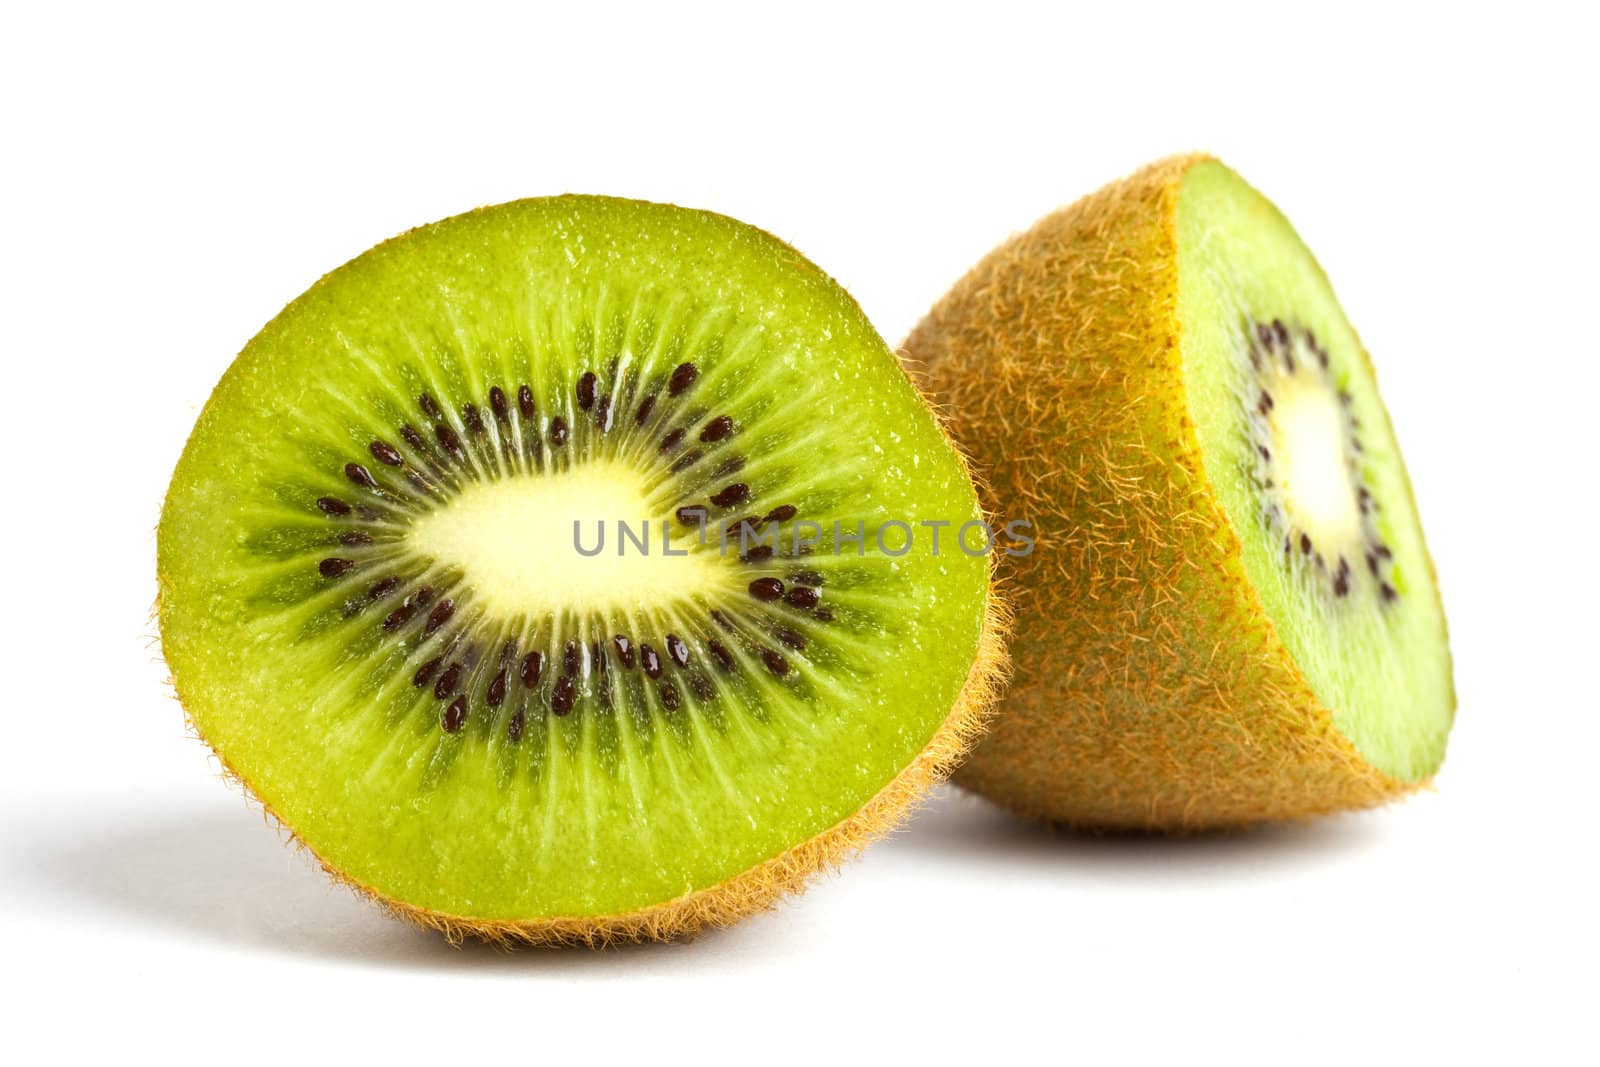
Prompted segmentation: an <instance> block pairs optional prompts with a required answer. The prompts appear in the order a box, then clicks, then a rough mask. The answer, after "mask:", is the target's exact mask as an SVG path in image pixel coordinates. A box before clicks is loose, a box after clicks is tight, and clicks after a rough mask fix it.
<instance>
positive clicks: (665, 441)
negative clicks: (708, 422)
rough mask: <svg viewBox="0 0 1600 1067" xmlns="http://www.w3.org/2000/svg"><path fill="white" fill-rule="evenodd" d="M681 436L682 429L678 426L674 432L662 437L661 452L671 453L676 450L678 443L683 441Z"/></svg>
mask: <svg viewBox="0 0 1600 1067" xmlns="http://www.w3.org/2000/svg"><path fill="white" fill-rule="evenodd" d="M683 434H684V430H683V427H682V426H680V427H678V428H677V429H676V430H673V431H672V432H671V433H669V434H667V436H665V437H663V438H662V439H661V451H663V452H671V451H672V450H673V449H674V448H677V447H678V445H679V443H680V442H682V441H683Z"/></svg>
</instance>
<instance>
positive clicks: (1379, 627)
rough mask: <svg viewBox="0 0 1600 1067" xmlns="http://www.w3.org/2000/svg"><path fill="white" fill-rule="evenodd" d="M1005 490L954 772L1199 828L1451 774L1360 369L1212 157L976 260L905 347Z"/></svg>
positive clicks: (1368, 800)
mask: <svg viewBox="0 0 1600 1067" xmlns="http://www.w3.org/2000/svg"><path fill="white" fill-rule="evenodd" d="M907 350H908V352H909V354H910V355H911V357H912V358H913V361H914V363H913V365H914V366H916V367H918V368H919V370H918V373H919V374H920V375H921V378H922V380H923V382H924V383H925V384H926V386H927V387H928V388H929V389H930V390H931V392H932V393H933V395H934V396H935V397H937V398H938V399H939V400H940V401H942V402H943V403H944V405H945V409H946V410H947V411H948V412H949V413H950V417H951V425H952V428H953V431H954V433H955V435H956V438H957V440H958V441H960V442H961V443H962V444H963V445H964V446H965V447H966V448H967V449H968V450H969V452H970V454H971V455H973V456H974V457H975V458H976V459H977V460H978V461H979V463H980V466H981V467H982V468H983V470H984V472H985V473H986V474H987V475H988V478H989V481H990V483H991V487H992V499H991V500H990V501H989V503H990V505H991V506H992V507H993V508H994V509H995V510H997V511H998V512H1000V513H1001V514H1002V515H1004V516H1006V517H1008V518H1009V517H1015V518H1021V519H1027V520H1030V521H1032V522H1033V523H1034V524H1035V527H1036V532H1035V535H1034V536H1035V539H1036V540H1035V543H1036V550H1035V551H1034V553H1033V554H1032V555H1030V556H1026V557H1017V558H1007V559H1004V560H1002V561H1001V574H1002V579H1003V580H1006V581H1009V582H1010V584H1011V587H1012V588H1013V589H1014V590H1015V591H1016V609H1017V612H1018V618H1019V626H1018V633H1017V636H1016V639H1015V641H1014V642H1013V646H1012V651H1013V657H1014V660H1015V678H1016V681H1015V685H1014V686H1013V687H1012V690H1011V692H1010V694H1009V695H1008V697H1007V699H1006V701H1005V703H1004V705H1003V709H1002V712H1001V714H1000V716H999V718H998V721H997V723H996V725H995V728H994V730H993V732H992V734H991V736H990V737H989V738H988V739H987V740H986V741H985V742H984V744H982V745H981V746H980V747H979V749H978V751H977V752H976V753H974V755H973V757H972V759H971V761H970V762H969V763H968V765H967V766H966V767H965V768H964V769H963V772H962V779H961V780H962V781H963V782H965V783H966V784H968V785H970V786H971V787H973V788H975V789H977V790H979V791H981V792H984V793H987V794H989V795H990V796H992V797H994V798H995V799H997V800H1000V801H1001V802H1003V803H1005V804H1008V805H1010V806H1012V807H1014V808H1016V809H1018V810H1019V811H1022V812H1024V813H1026V814H1029V815H1036V816H1043V817H1047V818H1051V819H1055V820H1060V821H1064V822H1070V823H1077V824H1084V825H1091V826H1112V827H1152V828H1170V827H1190V826H1213V825H1231V824H1238V823H1246V822H1251V821H1255V820H1260V819H1269V818H1283V817H1294V816H1300V815H1307V814H1312V813H1318V812H1326V811H1333V810H1337V809H1341V808H1351V807H1360V806H1366V805H1371V804H1375V803H1378V802H1380V801H1382V800H1384V799H1385V798H1388V797H1392V796H1394V795H1397V794H1399V793H1403V792H1405V791H1407V790H1410V789H1413V788H1415V787H1416V786H1418V785H1419V784H1420V783H1422V782H1424V781H1426V780H1427V779H1428V778H1429V777H1430V776H1431V775H1432V774H1433V773H1434V772H1435V770H1436V769H1437V768H1438V767H1439V765H1440V762H1441V760H1442V759H1443V757H1444V752H1445V743H1446V738H1447V736H1448V734H1449V731H1450V727H1451V723H1452V720H1453V716H1454V708H1455V696H1454V688H1453V685H1452V681H1451V661H1450V651H1449V644H1448V640H1447V636H1446V628H1445V619H1444V613H1443V609H1442V607H1441V604H1440V598H1439V593H1438V589H1437V587H1436V582H1435V576H1434V571H1433V567H1432V564H1431V562H1430V560H1429V556H1428V552H1427V547H1426V545H1425V543H1424V540H1423V535H1422V528H1421V525H1420V523H1419V521H1418V517H1417V510H1416V507H1415V505H1414V503H1413V499H1412V494H1411V488H1410V485H1409V483H1408V481H1407V476H1406V470H1405V467H1404V464H1403V463H1402V461H1401V458H1400V452H1399V448H1398V446H1397V444H1396V441H1395V436H1394V432H1393V430H1392V429H1391V427H1390V423H1389V418H1388V416H1387V414H1386V412H1385V409H1384V406H1383V402H1382V400H1381V399H1380V398H1379V395H1378V390H1377V384H1376V381H1375V379H1374V375H1373V370H1372V365H1371V363H1370V361H1369V360H1368V357H1367V353H1366V351H1365V349H1364V348H1363V347H1362V345H1361V342H1360V340H1359V339H1358V338H1357V336H1356V333H1355V331H1354V330H1353V329H1352V328H1351V326H1350V323H1349V322H1348V321H1347V320H1346V318H1345V316H1344V314H1343V313H1342V312H1341V310H1340V308H1339V304H1338V302H1337V301H1336V300H1335V298H1334V294H1333V291H1332V289H1331V287H1330V286H1329V283H1328V280H1327V278H1326V277H1325V276H1324V275H1323V273H1322V271H1321V269H1320V268H1319V267H1318V266H1317V263H1316V261H1315V260H1314V259H1313V258H1312V255H1311V253H1310V252H1309V251H1308V250H1307V249H1306V247H1305V245H1304V244H1303V243H1302V242H1301V240H1300V239H1299V237H1298V236H1297V235H1296V233H1295V231H1294V229H1293V228H1292V227H1291V226H1290V225H1289V223H1288V221H1287V220H1286V219H1285V218H1284V217H1283V215H1282V214H1280V213H1279V212H1278V211H1277V210H1276V209H1275V208H1274V207H1273V205H1272V204H1271V203H1269V202H1268V201H1267V200H1266V199H1265V198H1264V197H1263V196H1262V195H1261V194H1260V193H1258V192H1257V191H1256V190H1254V189H1253V188H1251V187H1250V186H1249V185H1248V184H1246V182H1245V181H1244V180H1243V179H1241V178H1240V177H1239V176H1238V175H1237V174H1235V173H1234V172H1233V171H1232V170H1230V169H1228V168H1227V167H1226V166H1224V165H1223V164H1221V163H1220V162H1217V161H1216V160H1213V159H1210V158H1207V157H1203V156H1188V157H1182V158H1177V159H1171V160H1167V161H1164V162H1161V163H1158V164H1155V165H1153V166H1151V167H1149V168H1146V169H1145V170H1142V171H1140V172H1138V173H1137V174H1135V175H1133V176H1132V177H1130V178H1128V179H1127V180H1125V181H1121V182H1117V183H1115V184H1113V185H1111V186H1108V187H1107V188H1105V189H1103V190H1101V191H1100V192H1098V193H1096V194H1094V195H1092V196H1090V197H1087V198H1086V199H1084V200H1082V201H1080V202H1079V203H1077V204H1075V205H1073V206H1072V207H1070V208H1068V209H1066V210H1064V211H1062V212H1059V213H1057V214H1055V215H1052V216H1050V217H1048V218H1046V219H1044V220H1043V221H1041V222H1040V223H1038V224H1037V225H1036V226H1034V227H1033V228H1032V229H1031V230H1029V231H1028V232H1026V233H1024V234H1022V235H1019V236H1018V237H1016V238H1014V239H1013V240H1011V241H1010V242H1008V243H1007V244H1005V245H1004V246H1002V247H1001V248H999V249H997V250H996V251H995V252H994V253H992V254H991V255H990V256H989V257H987V258H986V259H985V260H984V261H983V262H982V263H981V264H980V265H979V266H978V267H977V268H975V270H974V271H973V272H972V273H971V274H970V275H969V276H968V277H967V278H965V279H964V280H962V281H961V282H960V283H959V284H958V285H957V286H956V288H955V289H954V290H953V291H952V292H951V293H950V294H949V295H948V296H947V297H946V298H945V299H944V300H943V301H942V302H941V303H940V304H939V305H938V306H937V307H936V308H935V309H934V310H933V311H932V313H931V314H930V315H929V316H928V317H927V319H926V320H925V321H924V322H923V323H922V324H921V325H920V326H919V327H918V328H917V329H916V331H915V332H914V333H913V334H912V336H911V338H910V339H909V341H908V342H907Z"/></svg>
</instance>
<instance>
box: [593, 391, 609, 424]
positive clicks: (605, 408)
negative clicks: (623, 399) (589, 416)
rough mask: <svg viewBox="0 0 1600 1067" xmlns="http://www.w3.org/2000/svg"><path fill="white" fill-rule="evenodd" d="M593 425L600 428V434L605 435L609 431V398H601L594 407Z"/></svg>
mask: <svg viewBox="0 0 1600 1067" xmlns="http://www.w3.org/2000/svg"><path fill="white" fill-rule="evenodd" d="M594 424H595V425H596V426H598V427H600V432H601V433H605V432H606V431H607V430H609V429H611V398H610V397H609V396H603V397H601V398H600V402H599V403H598V404H596V405H595V406H594Z"/></svg>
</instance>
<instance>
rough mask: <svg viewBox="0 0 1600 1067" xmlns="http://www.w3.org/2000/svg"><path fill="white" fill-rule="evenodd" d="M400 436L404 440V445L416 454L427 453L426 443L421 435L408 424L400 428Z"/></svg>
mask: <svg viewBox="0 0 1600 1067" xmlns="http://www.w3.org/2000/svg"><path fill="white" fill-rule="evenodd" d="M400 436H401V437H402V438H403V439H404V440H405V443H406V444H408V445H410V446H411V447H412V448H414V449H416V450H417V451H418V452H422V453H426V452H427V451H428V442H427V441H426V440H425V439H424V438H423V436H422V434H421V433H419V432H417V428H416V427H415V426H413V425H411V424H410V423H409V422H408V423H406V424H405V425H404V426H402V427H400Z"/></svg>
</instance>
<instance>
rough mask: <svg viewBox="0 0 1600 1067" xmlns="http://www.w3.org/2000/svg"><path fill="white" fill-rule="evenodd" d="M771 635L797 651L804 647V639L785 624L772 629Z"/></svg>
mask: <svg viewBox="0 0 1600 1067" xmlns="http://www.w3.org/2000/svg"><path fill="white" fill-rule="evenodd" d="M772 636H773V637H776V638H777V639H778V640H779V641H781V642H783V643H784V644H786V645H788V646H789V647H790V648H792V649H795V650H797V651H798V650H799V649H802V648H805V647H806V639H805V638H804V637H801V636H800V635H799V634H797V633H795V632H794V631H793V630H791V629H789V628H788V627H786V626H780V627H778V628H777V629H776V630H773V631H772Z"/></svg>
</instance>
